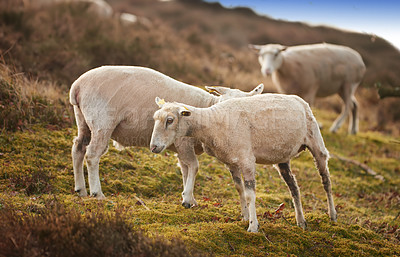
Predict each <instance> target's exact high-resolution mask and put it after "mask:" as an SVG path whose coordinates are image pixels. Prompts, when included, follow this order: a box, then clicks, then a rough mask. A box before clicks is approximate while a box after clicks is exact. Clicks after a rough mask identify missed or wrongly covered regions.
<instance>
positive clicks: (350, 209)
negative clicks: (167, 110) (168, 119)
mask: <svg viewBox="0 0 400 257" xmlns="http://www.w3.org/2000/svg"><path fill="white" fill-rule="evenodd" d="M149 2H150V3H152V4H154V5H153V9H152V11H150V6H149V4H148V3H149ZM189 2H193V1H177V2H174V3H168V4H169V5H165V4H167V3H155V2H152V1H148V0H135V1H131V3H132V4H133V5H131V4H128V3H127V2H126V1H125V0H113V1H110V3H111V4H112V5H113V7H114V9H115V10H119V11H122V10H127V11H129V10H131V9H130V8H132V12H135V11H137V12H138V13H137V14H139V15H143V16H146V17H149V19H150V20H151V22H152V24H153V25H150V27H149V26H147V25H144V24H136V25H133V26H131V27H126V26H122V25H121V24H119V22H118V21H117V20H115V19H114V18H112V19H100V18H98V17H95V16H93V15H91V14H88V13H86V12H85V9H84V8H83V9H82V8H80V7H79V6H75V7H74V6H69V5H65V4H60V5H55V6H48V7H45V8H40V9H35V8H23V7H22V4H18V1H11V0H9V1H2V2H1V3H0V35H4V36H1V37H0V53H1V55H2V63H1V64H0V124H1V125H0V126H1V127H0V128H1V134H0V256H71V255H74V256H79V255H88V254H91V255H99V256H103V255H104V256H187V255H193V256H197V255H198V256H207V255H215V256H227V255H233V256H235V255H236V256H240V255H249V256H266V255H269V256H285V255H288V256H354V255H356V256H397V255H400V229H399V227H400V212H399V210H400V189H399V185H400V138H399V135H400V134H399V133H400V130H399V129H398V128H399V126H398V125H399V120H400V116H399V109H398V108H397V107H398V103H399V102H398V99H385V100H384V101H383V100H379V99H378V98H377V96H376V92H375V91H374V90H375V88H371V87H369V85H370V84H374V83H378V82H379V83H380V85H382V86H384V87H389V88H390V87H393V86H394V85H396V84H397V85H398V82H397V75H396V76H392V75H388V76H389V77H391V78H392V80H390V81H391V82H390V81H389V80H388V79H387V78H388V76H386V75H387V74H389V73H390V74H391V71H392V68H393V69H394V67H398V66H396V60H394V59H396V58H397V57H395V58H393V59H390V60H389V58H385V59H383V61H382V63H379V61H378V59H377V58H374V57H373V55H374V54H377V53H381V54H382V53H383V52H384V53H386V54H388V53H393V52H391V51H392V50H393V49H392V48H390V46H388V45H387V43H385V41H384V40H382V39H379V38H376V39H375V40H376V41H375V42H377V43H376V44H369V43H368V44H367V43H366V42H367V41H368V40H369V41H368V42H371V38H370V37H369V36H366V35H356V34H346V33H345V34H342V36H343V37H339V35H341V33H344V32H337V31H334V30H331V29H329V28H310V27H308V26H306V25H305V24H292V23H287V22H280V21H279V22H278V21H273V20H270V19H268V18H266V17H257V16H255V15H254V14H253V13H251V12H249V10H247V9H238V10H225V9H223V8H222V7H221V6H219V5H218V4H205V3H203V2H201V1H196V3H195V4H196V5H197V6H196V8H188V7H193V6H192V3H189ZM133 7H135V9H133ZM185 8H186V9H185ZM184 10H185V11H184ZM188 10H190V12H189V11H188ZM210 13H212V15H213V17H217V18H216V19H215V20H214V21H213V23H212V24H211V23H210V22H211V21H210V20H209V19H205V18H204V17H206V15H205V14H207V15H210ZM157 15H158V18H156V16H157ZM234 18H235V19H236V23H233V21H232V19H234ZM192 20H194V21H192ZM161 21H163V22H161ZM264 25H265V27H264ZM246 27H247V30H246V29H244V28H246ZM248 28H252V29H251V30H250V29H248ZM272 28H275V29H276V28H279V30H280V31H287V33H274V30H272ZM286 29H287V30H286ZM261 30H265V31H266V32H265V33H264V34H263V33H261V32H260V31H261ZM246 31H247V32H246ZM298 31H299V32H298ZM293 33H296V34H293ZM278 34H279V35H278ZM273 35H278V36H277V37H276V38H273ZM285 35H286V36H285ZM293 35H294V36H293ZM302 35H303V36H302ZM304 35H306V36H304ZM323 35H325V36H326V35H330V36H331V38H334V39H335V40H337V41H335V42H336V43H337V42H338V43H345V42H347V41H344V40H345V38H349V40H350V39H351V40H354V41H352V42H353V44H355V45H354V46H353V47H354V48H356V49H357V50H359V51H360V52H362V54H363V56H364V57H365V59H366V61H367V65H368V66H369V67H376V66H373V65H378V64H379V65H389V64H390V65H392V66H393V67H390V68H387V67H389V66H382V67H386V68H382V70H387V71H388V73H385V74H386V75H384V74H383V73H380V72H378V71H376V72H371V71H370V72H369V77H368V78H366V82H365V83H366V84H364V87H365V88H363V89H361V90H359V92H358V99H359V100H360V102H361V108H360V109H361V112H362V120H361V124H360V127H361V133H359V134H357V135H356V136H353V135H348V134H347V133H346V132H345V130H344V129H342V130H340V131H339V133H338V134H331V133H329V132H328V130H327V128H328V127H329V126H330V124H331V123H332V122H333V120H334V118H335V117H336V116H337V114H336V112H338V111H340V110H339V106H340V105H339V104H337V103H336V100H337V99H336V98H331V99H328V100H324V101H320V102H319V103H318V106H317V107H318V108H316V109H315V110H314V112H315V115H316V117H317V118H318V120H319V121H320V122H321V123H322V124H323V125H324V128H323V130H322V133H323V136H324V139H325V142H326V145H327V148H328V150H329V151H330V152H331V153H332V155H333V156H334V155H337V156H343V157H346V158H348V159H353V160H356V161H358V162H360V163H364V164H366V165H368V166H369V167H370V168H372V169H373V170H375V171H376V172H377V173H378V174H379V175H381V176H383V177H384V181H382V180H379V179H376V178H375V177H374V176H370V175H368V174H367V173H365V172H364V171H362V170H361V169H360V167H359V166H357V165H354V164H352V163H349V162H343V161H341V160H339V159H336V158H331V160H330V162H329V167H330V171H331V179H332V184H333V191H334V194H335V204H336V208H337V211H338V222H337V223H332V222H331V221H330V220H329V217H328V215H327V214H326V208H327V205H326V199H325V194H324V190H323V188H322V185H321V182H320V178H319V175H318V172H317V171H316V169H315V167H314V163H313V160H312V157H311V155H310V154H309V153H308V152H304V153H302V154H301V155H300V156H299V157H298V158H296V159H295V160H294V161H293V163H292V168H293V171H294V173H295V174H296V177H297V180H298V183H299V185H300V187H301V193H302V200H303V205H304V211H305V218H306V220H307V222H308V228H307V230H302V229H300V228H298V227H297V226H296V225H295V216H294V208H293V205H292V202H291V197H290V194H289V192H288V190H287V187H286V185H285V184H284V182H283V181H282V180H281V178H280V177H279V175H278V173H277V172H276V171H275V170H274V169H273V168H272V167H271V166H264V165H258V166H257V201H256V206H257V214H258V215H259V217H258V219H259V221H260V230H259V232H258V233H247V232H246V228H247V226H248V224H247V222H244V221H242V220H241V218H240V206H239V197H238V194H237V192H236V189H235V188H234V184H233V181H232V179H231V177H230V174H229V172H228V171H227V170H226V168H225V167H224V165H223V164H221V163H220V162H218V161H217V160H216V159H214V158H212V157H210V156H207V155H206V154H203V155H201V156H200V157H199V162H200V172H199V174H198V176H197V180H196V186H195V192H194V193H195V197H196V199H197V201H198V203H199V205H198V206H197V207H194V208H192V209H184V208H183V207H182V206H181V205H180V203H181V191H182V182H181V174H180V170H179V168H178V167H177V165H176V163H177V161H176V157H175V155H174V153H173V152H166V153H165V154H163V155H154V154H153V153H151V152H150V151H149V150H148V149H146V148H131V149H127V150H124V151H122V152H118V151H116V150H115V149H114V148H113V147H112V146H110V150H109V152H108V153H107V154H106V155H104V156H103V158H102V159H101V162H100V178H101V183H102V187H103V191H104V193H105V195H106V197H107V199H106V200H104V201H97V200H94V199H92V198H79V197H78V196H76V195H75V193H74V192H73V184H74V181H73V172H72V163H71V157H70V151H71V146H72V140H73V138H74V136H75V135H76V128H75V126H74V125H73V113H72V109H71V107H70V105H69V103H68V88H69V85H70V83H71V82H72V81H73V80H75V79H76V78H77V77H78V76H79V75H80V74H82V73H83V72H85V71H86V70H88V69H90V68H92V67H96V66H99V65H103V64H128V65H142V66H148V67H152V68H155V69H158V70H160V71H162V72H164V73H166V74H168V75H170V76H172V77H174V78H177V79H180V80H183V81H185V82H188V83H192V84H196V85H200V84H201V85H204V84H207V85H210V84H224V85H227V86H232V87H237V88H242V89H250V88H253V87H254V86H255V85H257V84H258V83H259V82H260V81H263V80H264V83H265V84H266V85H267V86H268V85H269V90H271V91H272V90H273V88H272V86H271V84H268V83H270V82H269V81H268V80H267V81H266V79H264V78H262V77H261V75H260V72H259V67H258V63H257V62H256V58H255V57H254V56H252V55H251V53H250V52H249V51H248V50H247V48H246V44H247V43H249V42H254V43H263V42H265V41H276V42H280V43H284V44H295V43H306V39H307V38H310V39H311V38H312V40H311V41H313V42H314V41H324V38H323ZM291 37H293V41H289V39H290V38H291ZM360 38H364V39H365V38H368V40H367V41H362V40H361V39H360ZM358 39H360V40H361V41H362V42H364V43H363V44H358V43H357V42H358V41H357V40H358ZM327 41H329V40H327ZM349 42H350V41H349ZM349 45H351V44H350V43H349ZM376 45H379V47H378V48H374V47H375V46H376ZM363 47H365V49H369V50H368V51H365V52H363V51H364V50H362V49H364V48H363ZM360 49H361V50H360ZM375 50H376V51H375ZM368 53H370V54H371V55H367V54H368ZM393 56H398V53H397V55H396V53H395V54H393ZM374 63H375V64H374ZM389 82H390V83H389ZM344 127H345V126H344ZM86 175H87V174H86Z"/></svg>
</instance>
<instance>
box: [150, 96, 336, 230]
mask: <svg viewBox="0 0 400 257" xmlns="http://www.w3.org/2000/svg"><path fill="white" fill-rule="evenodd" d="M156 102H157V103H158V105H159V107H161V109H160V110H158V111H157V112H155V114H154V120H155V123H154V130H153V135H152V138H151V143H150V149H151V151H152V152H154V153H160V152H162V151H163V150H164V149H166V148H167V147H169V146H170V145H171V144H172V143H173V142H175V141H176V140H179V139H180V138H194V139H196V140H199V141H200V142H202V143H203V147H204V149H205V151H206V152H207V153H208V154H210V155H213V156H215V157H217V158H218V159H219V160H220V161H222V162H223V163H225V164H226V165H227V166H228V168H229V169H230V172H231V174H232V178H233V181H234V182H235V187H236V189H237V191H238V192H239V195H240V203H241V209H242V215H243V217H244V219H245V220H247V219H249V221H250V222H249V228H248V231H250V232H256V231H257V229H258V221H257V215H256V206H255V198H256V197H255V186H256V182H255V172H256V167H255V163H262V164H278V165H277V166H275V168H276V169H277V170H278V171H279V172H280V174H281V176H282V178H283V180H285V182H286V184H287V186H288V187H289V190H290V192H291V195H292V197H293V202H294V207H295V212H296V220H297V224H298V225H299V226H300V227H302V228H305V227H306V221H305V219H304V216H303V210H302V205H301V199H300V190H299V187H298V185H297V182H296V179H295V177H294V175H293V174H292V172H291V170H290V159H292V158H293V157H294V156H296V155H297V154H298V153H299V152H301V151H303V150H305V149H306V148H308V149H309V150H310V152H311V153H312V155H313V156H314V159H315V163H316V166H317V168H318V171H319V173H320V175H321V178H322V183H323V185H324V189H325V191H326V195H327V201H328V213H329V216H330V217H331V219H332V220H333V221H336V219H337V215H336V210H335V206H334V203H333V197H332V189H331V180H330V176H329V170H328V158H329V153H328V151H327V149H326V148H325V145H324V141H323V138H322V136H321V133H320V130H319V127H318V123H317V121H316V120H315V118H314V116H313V114H312V111H311V109H310V107H309V105H308V104H307V103H306V102H305V101H304V100H302V99H301V98H300V97H298V96H294V95H291V96H289V95H279V94H263V95H257V96H253V97H247V98H236V99H230V100H227V101H224V102H221V103H218V104H216V105H213V106H211V107H209V108H195V107H192V106H189V105H184V104H180V103H165V104H163V103H162V101H160V99H159V98H156ZM242 176H243V179H244V182H243V180H242Z"/></svg>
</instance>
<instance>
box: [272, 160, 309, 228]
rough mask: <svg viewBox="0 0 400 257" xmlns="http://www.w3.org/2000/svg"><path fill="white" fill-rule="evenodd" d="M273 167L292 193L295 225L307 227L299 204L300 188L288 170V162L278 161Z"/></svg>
mask: <svg viewBox="0 0 400 257" xmlns="http://www.w3.org/2000/svg"><path fill="white" fill-rule="evenodd" d="M275 168H277V169H278V171H279V173H280V174H281V177H282V178H283V180H284V181H285V182H286V185H287V186H288V188H289V190H290V193H291V195H292V199H293V204H294V210H295V213H296V221H297V225H298V226H299V227H301V228H303V229H305V228H306V227H307V223H306V220H305V219H304V215H303V207H302V205H301V196H300V189H299V186H298V185H297V181H296V178H295V176H294V175H293V173H292V171H291V170H290V166H289V162H288V163H279V164H278V166H277V167H276V166H275Z"/></svg>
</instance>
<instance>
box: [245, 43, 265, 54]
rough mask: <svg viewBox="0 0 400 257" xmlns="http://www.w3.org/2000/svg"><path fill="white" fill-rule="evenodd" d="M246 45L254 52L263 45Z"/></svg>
mask: <svg viewBox="0 0 400 257" xmlns="http://www.w3.org/2000/svg"><path fill="white" fill-rule="evenodd" d="M248 47H249V48H250V49H251V50H253V51H254V52H257V53H258V52H259V51H260V50H261V48H262V47H263V46H262V45H252V44H248Z"/></svg>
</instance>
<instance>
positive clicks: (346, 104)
mask: <svg viewBox="0 0 400 257" xmlns="http://www.w3.org/2000/svg"><path fill="white" fill-rule="evenodd" d="M344 88H345V89H344V90H342V91H340V92H339V96H340V97H341V98H342V100H343V106H342V112H341V113H340V115H339V117H338V118H337V119H336V120H335V122H333V124H332V126H331V128H330V131H331V132H332V133H336V132H337V131H338V129H339V128H340V127H341V126H342V125H343V122H344V121H345V119H346V117H347V115H348V114H349V113H350V109H351V108H350V107H351V105H352V102H351V98H350V92H349V90H346V88H347V87H346V85H345V86H344Z"/></svg>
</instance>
